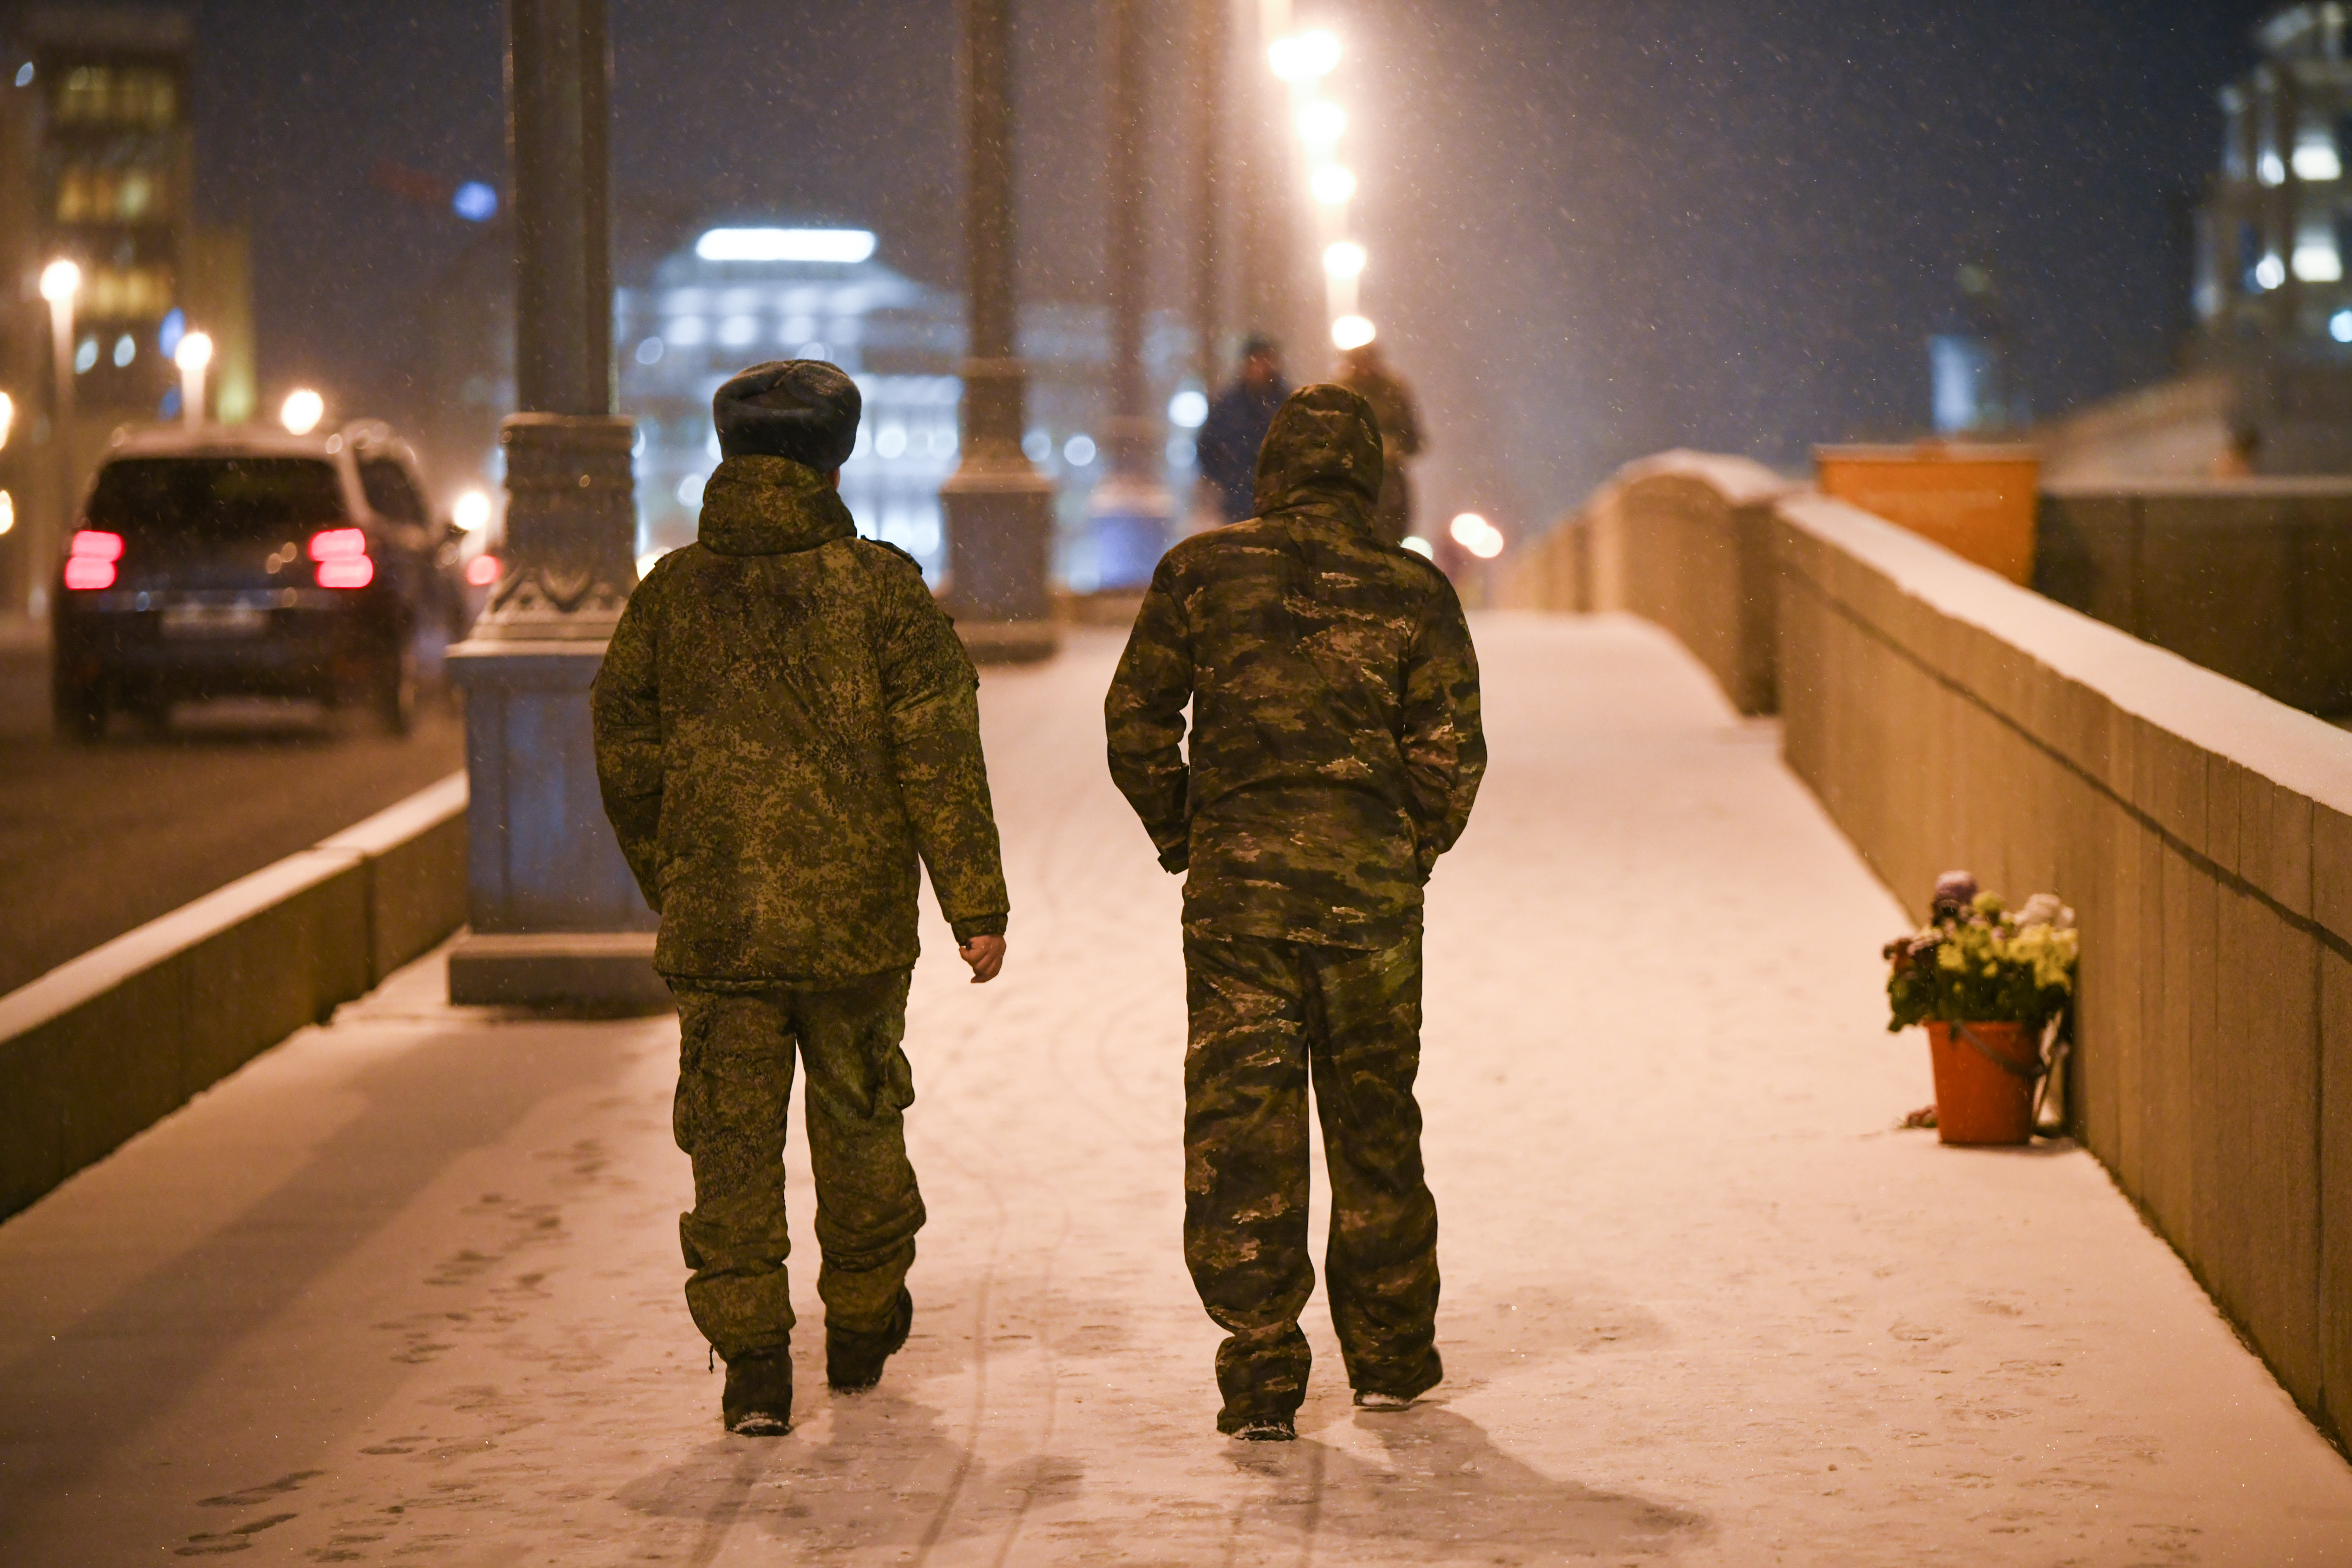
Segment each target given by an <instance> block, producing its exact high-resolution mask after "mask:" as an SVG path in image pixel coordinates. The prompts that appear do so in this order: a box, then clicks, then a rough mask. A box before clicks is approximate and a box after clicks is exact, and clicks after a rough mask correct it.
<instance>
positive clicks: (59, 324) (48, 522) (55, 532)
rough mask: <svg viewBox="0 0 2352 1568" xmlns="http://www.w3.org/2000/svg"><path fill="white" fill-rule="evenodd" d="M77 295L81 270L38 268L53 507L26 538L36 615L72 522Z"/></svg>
mask: <svg viewBox="0 0 2352 1568" xmlns="http://www.w3.org/2000/svg"><path fill="white" fill-rule="evenodd" d="M80 293H81V268H80V267H76V266H75V265H74V264H73V263H72V262H70V261H65V260H62V259H60V260H58V261H53V262H51V263H49V265H48V266H47V267H43V268H42V269H41V298H44V299H46V300H47V301H48V302H49V364H50V369H51V371H53V372H54V373H53V376H52V379H51V382H50V388H51V390H50V394H49V448H50V451H51V452H52V453H53V454H54V455H55V459H56V460H55V462H54V463H53V464H52V470H53V472H52V476H51V478H52V483H54V484H55V485H56V486H57V487H58V499H57V505H55V506H53V507H48V508H47V512H46V515H45V516H42V517H41V518H40V520H39V521H38V522H37V524H36V525H35V527H34V529H33V535H32V538H30V539H29V540H27V541H26V545H27V548H26V552H25V556H26V560H27V561H29V562H30V563H31V566H32V574H31V575H32V591H31V593H30V594H28V595H27V596H26V602H27V604H28V606H29V608H30V609H31V611H32V612H33V615H34V617H35V618H36V619H38V618H39V617H40V616H41V615H42V614H43V613H45V612H47V609H48V605H49V563H50V561H51V560H53V559H55V558H56V556H57V551H58V541H59V540H60V539H62V538H65V536H66V529H67V528H69V527H70V526H71V525H72V523H73V511H74V493H73V492H74V459H73V419H74V383H73V379H74V366H73V335H74V298H75V297H76V296H78V295H79V294H80Z"/></svg>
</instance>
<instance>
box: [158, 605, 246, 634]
mask: <svg viewBox="0 0 2352 1568" xmlns="http://www.w3.org/2000/svg"><path fill="white" fill-rule="evenodd" d="M268 625H269V612H268V611H267V610H264V609H261V608H260V607H259V606H257V605H252V604H173V605H169V606H166V607H165V609H164V611H163V635H165V636H166V637H250V636H253V635H254V634H256V633H257V632H262V631H265V630H267V629H268Z"/></svg>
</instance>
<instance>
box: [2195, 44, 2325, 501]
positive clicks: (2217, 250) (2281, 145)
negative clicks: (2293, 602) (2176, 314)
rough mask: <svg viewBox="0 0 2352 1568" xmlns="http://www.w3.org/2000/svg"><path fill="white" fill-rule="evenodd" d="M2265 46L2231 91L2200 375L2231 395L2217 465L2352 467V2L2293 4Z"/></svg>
mask: <svg viewBox="0 0 2352 1568" xmlns="http://www.w3.org/2000/svg"><path fill="white" fill-rule="evenodd" d="M2255 40H2256V43H2257V44H2258V46H2259V47H2260V50H2261V58H2260V60H2259V62H2258V63H2257V64H2256V65H2255V67H2254V68H2253V69H2252V71H2250V72H2249V73H2248V74H2247V75H2246V76H2244V77H2243V78H2241V79H2239V80H2238V81H2236V82H2233V83H2231V85H2230V86H2228V87H2226V88H2224V89H2222V91H2221V113H2222V138H2221V167H2220V169H2219V170H2218V172H2216V174H2215V175H2214V177H2213V180H2212V183H2211V185H2210V188H2209V190H2208V193H2207V195H2206V199H2205V201H2204V203H2203V204H2202V206H2201V207H2200V212H2199V214H2198V233H2197V256H2196V276H2195V283H2194V295H2193V301H2192V303H2193V307H2194V312H2195V319H2196V322H2197V327H2196V331H2195V336H2194V339H2193V341H2192V343H2191V347H2190V354H2189V361H2190V369H2191V370H2192V371H2203V372H2206V373H2207V374H2208V376H2209V377H2210V376H2212V375H2215V374H2218V375H2219V376H2220V377H2221V379H2222V380H2223V381H2224V382H2227V384H2228V386H2229V388H2230V392H2229V396H2228V400H2227V406H2226V408H2225V410H2224V411H2223V414H2222V417H2223V420H2224V422H2225V423H2226V425H2227V427H2228V428H2227V432H2226V434H2225V436H2224V439H2225V441H2226V442H2227V443H2228V444H2229V446H2230V449H2231V450H2230V451H2229V452H2227V453H2225V454H2224V455H2223V456H2222V457H2221V459H2219V461H2221V462H2222V463H2224V464H2228V463H2230V462H2231V461H2242V462H2243V463H2244V464H2245V465H2248V466H2250V467H2252V468H2255V469H2257V470H2260V471H2264V472H2273V473H2283V474H2293V473H2341V472H2347V471H2352V178H2347V176H2352V54H2348V53H2347V48H2352V6H2347V5H2343V4H2338V3H2336V0H2327V3H2326V4H2305V5H2290V6H2286V7H2284V9H2282V10H2280V11H2278V12H2276V13H2274V14H2273V16H2271V17H2270V18H2269V19H2268V20H2266V21H2265V22H2263V24H2262V26H2260V28H2258V29H2257V31H2256V34H2255ZM2207 428H2208V429H2210V418H2209V423H2208V424H2207Z"/></svg>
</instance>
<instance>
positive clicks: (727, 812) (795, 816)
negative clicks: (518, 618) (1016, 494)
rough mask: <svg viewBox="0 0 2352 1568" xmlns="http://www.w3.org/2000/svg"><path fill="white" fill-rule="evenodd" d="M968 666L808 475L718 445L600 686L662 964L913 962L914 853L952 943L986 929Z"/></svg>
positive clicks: (986, 836)
mask: <svg viewBox="0 0 2352 1568" xmlns="http://www.w3.org/2000/svg"><path fill="white" fill-rule="evenodd" d="M979 684H980V683H979V677H978V676H977V675H975V674H973V672H972V667H971V660H970V659H969V658H968V657H967V656H966V655H965V653H964V651H963V645H962V643H960V642H959V641H958V640H957V638H956V634H955V628H954V625H953V623H952V622H950V621H949V620H948V618H947V616H946V615H945V614H943V613H941V612H940V609H939V607H938V606H937V605H935V604H934V603H932V601H931V596H930V593H929V591H928V590H926V589H925V588H924V586H923V578H922V573H921V572H920V571H919V570H918V569H917V568H916V566H915V563H914V562H913V561H912V560H911V559H908V557H907V556H906V555H904V554H903V553H901V552H899V551H898V550H896V549H892V548H890V547H889V546H887V545H883V544H877V543H875V542H873V541H872V540H870V539H863V538H857V537H856V529H855V528H853V526H852V525H851V522H850V517H849V512H848V509H847V508H846V507H844V506H843V505H842V504H841V498H840V497H838V496H836V495H835V494H834V493H833V491H832V490H831V489H830V488H829V487H828V486H826V484H825V481H824V476H821V475H819V474H818V473H817V472H816V471H815V470H814V469H812V468H809V467H806V466H804V465H801V464H798V463H794V462H792V461H791V460H789V459H786V458H782V457H730V458H729V459H728V460H727V461H726V462H724V463H721V464H720V465H719V471H718V472H717V473H716V474H714V475H712V476H711V477H710V483H709V486H708V487H707V488H706V489H705V491H704V493H703V501H702V528H701V536H700V538H699V539H698V542H696V543H694V544H692V545H689V546H688V547H687V548H686V549H680V550H676V551H673V552H671V553H670V554H668V555H667V556H664V557H663V558H662V559H661V562H660V564H658V565H657V566H656V567H655V568H654V570H653V571H652V572H651V574H649V575H648V576H647V577H646V580H644V581H643V582H641V583H639V584H638V585H637V590H636V591H635V593H634V594H632V595H631V596H630V598H629V607H628V609H627V610H626V611H625V612H623V614H622V616H621V623H620V625H619V627H618V628H617V629H615V631H614V633H613V641H612V645H611V647H610V648H609V649H608V650H607V652H606V653H605V655H604V668H603V669H602V670H601V671H600V672H599V673H598V674H597V676H596V685H595V691H594V694H593V698H592V708H593V713H594V716H595V726H596V774H597V779H598V781H599V782H600V783H601V784H602V786H603V789H604V810H605V812H606V814H607V815H609V816H610V817H611V818H612V820H613V827H614V831H615V832H617V833H618V834H619V835H620V840H621V850H622V852H623V853H624V854H625V855H626V856H627V857H628V861H629V869H630V870H631V871H633V872H635V873H636V878H637V884H638V885H639V886H640V887H642V888H643V889H644V890H645V894H646V900H647V902H649V903H650V904H652V905H653V906H654V908H656V910H658V911H660V912H661V916H662V925H661V936H660V939H659V942H658V945H657V946H656V950H655V955H654V962H655V966H656V967H657V968H659V969H660V970H661V972H662V973H663V974H665V975H667V976H668V977H671V978H673V979H675V980H679V981H683V982H688V983H695V984H700V985H704V986H713V987H721V988H724V987H748V986H752V985H759V984H774V983H780V982H802V983H810V982H814V983H828V982H835V981H840V980H846V979H850V978H853V977H856V976H860V975H870V974H874V973H876V972H877V971H880V970H884V969H890V968H896V967H899V966H901V965H905V964H911V963H913V962H914V960H915V953H916V940H915V911H916V891H917V876H918V872H917V869H916V862H917V857H918V856H919V857H920V859H921V861H922V863H923V864H925V865H927V866H929V868H930V873H931V887H932V890H933V891H934V892H935V893H937V894H938V895H939V900H940V910H941V911H942V912H943V913H944V914H945V915H947V917H948V919H949V921H950V923H951V924H952V925H954V927H955V933H956V938H957V940H958V941H968V940H970V939H971V937H972V936H977V935H982V934H988V935H995V934H1001V933H1002V932H1003V929H1004V920H1005V911H1006V908H1007V903H1008V901H1007V900H1006V898H1005V893H1004V872H1003V864H1002V862H1001V861H1000V859H999V856H998V850H997V839H996V820H995V816H994V814H993V812H992V810H991V807H990V804H989V798H988V772H987V767H986V764H985V763H984V761H983V760H982V757H981V749H980V709H979V701H978V697H977V695H976V691H977V688H978V686H979Z"/></svg>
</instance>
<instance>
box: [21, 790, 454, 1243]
mask: <svg viewBox="0 0 2352 1568" xmlns="http://www.w3.org/2000/svg"><path fill="white" fill-rule="evenodd" d="M465 917H466V776H465V775H464V774H463V773H454V774H451V775H450V776H449V777H447V778H446V779H442V780H441V781H440V782H438V783H436V784H434V785H431V786H429V787H428V788H426V789H422V790H420V791H418V792H417V793H416V794H415V795H412V796H410V797H409V798H408V799H407V800H403V801H401V802H400V803H399V804H397V805H395V806H393V807H391V808H389V809H388V810H383V811H380V812H378V813H376V814H375V815H374V816H373V817H370V818H368V819H367V820H366V821H362V822H360V823H357V824H356V825H354V826H352V827H350V828H347V829H345V830H344V831H341V832H339V833H336V834H333V835H332V836H331V837H329V838H326V839H322V840H320V841H319V842H318V843H317V844H315V845H313V846H311V847H310V849H307V850H302V851H299V852H297V853H294V854H291V855H289V856H287V857H286V858H285V859H284V860H281V861H279V862H277V863H276V864H274V865H270V866H266V867H264V868H263V869H261V870H260V871H257V872H255V873H252V874H251V875H249V876H244V877H240V878H238V879H237V880H236V881H235V882H233V883H229V884H228V885H227V886H226V887H223V888H221V889H219V890H218V891H217V892H215V893H211V894H206V895H205V896H204V897H203V898H200V899H197V900H196V901H195V902H194V903H193V904H186V905H184V906H183V907H181V908H179V909H176V910H173V912H172V913H171V914H169V915H163V917H162V918H160V919H156V920H152V921H150V922H148V923H147V924H146V925H142V926H140V927H138V928H137V929H136V930H133V931H130V932H127V933H125V934H124V935H122V936H118V937H116V938H115V939H114V940H112V941H110V942H108V943H106V944H104V945H103V946H99V947H96V948H93V949H92V950H91V951H89V952H88V953H85V954H83V955H82V956H80V957H79V958H75V959H73V960H71V961H70V962H68V963H66V964H63V965H60V966H59V967H57V968H55V969H52V970H50V971H49V972H48V973H47V974H46V975H43V976H42V977H40V978H38V979H37V980H34V981H32V982H30V983H29V984H27V985H25V986H23V987H20V988H17V989H16V990H15V991H12V992H10V993H8V994H7V995H5V996H0V1218H5V1217H6V1216H8V1215H12V1214H15V1213H16V1212H17V1211H18V1210H20V1209H23V1208H25V1207H26V1206H28V1205H30V1204H32V1203H33V1202H34V1201H36V1200H37V1199H38V1198H39V1197H41V1195H42V1194H44V1193H46V1192H47V1191H48V1190H49V1189H51V1188H52V1187H54V1186H57V1185H58V1183H59V1182H61V1181H63V1180H65V1179H66V1177H68V1176H71V1175H72V1174H73V1173H74V1172H76V1171H78V1170H79V1169H81V1168H82V1167H83V1166H87V1165H89V1163H91V1162H92V1161H93V1160H97V1159H100V1158H101V1157H103V1156H104V1155H107V1154H108V1153H109V1152H110V1151H111V1150H113V1149H114V1148H116V1147H118V1146H119V1145H121V1143H122V1142H123V1141H124V1140H125V1139H127V1138H129V1137H131V1135H132V1134H136V1133H138V1132H141V1131H142V1130H143V1129H145V1128H146V1127H148V1126H151V1125H152V1124H154V1123H155V1122H156V1121H158V1120H160V1119H161V1118H162V1117H163V1116H166V1115H168V1114H170V1113H172V1112H173V1111H174V1110H176V1109H177V1108H178V1107H180V1106H181V1105H184V1104H185V1103H187V1102H188V1101H189V1100H190V1099H191V1098H193V1097H194V1095H196V1094H197V1093H198V1092H201V1091H203V1090H205V1089H206V1088H208V1087H210V1086H211V1085H212V1084H214V1083H215V1082H218V1081H219V1080H220V1079H222V1078H224V1077H226V1075H227V1074H229V1073H230V1072H233V1071H236V1069H237V1068H239V1067H241V1066H243V1065H244V1064H245V1063H246V1062H247V1061H250V1060H251V1059H252V1058H253V1057H254V1056H256V1055H257V1054H258V1053H259V1052H261V1051H265V1050H267V1049H268V1048H269V1047H270V1046H272V1045H274V1044H276V1043H277V1042H278V1040H283V1039H285V1038H286V1036H288V1035H289V1034H291V1033H292V1032H293V1031H294V1030H298V1029H299V1028H301V1027H302V1026H303V1025H305V1024H308V1023H314V1022H317V1021H319V1020H320V1019H324V1018H325V1017H326V1015H327V1014H328V1013H330V1012H331V1011H332V1010H333V1009H334V1008H335V1007H336V1006H337V1004H339V1003H341V1002H346V1001H349V1000H351V999H352V998H354V997H358V996H361V995H362V994H364V993H365V992H366V991H368V990H369V989H371V988H373V987H374V986H375V985H376V984H377V982H378V981H380V980H382V979H383V977H384V976H386V975H388V974H390V973H391V972H392V971H393V970H394V969H395V968H397V967H400V966H401V965H402V964H404V963H406V962H407V961H408V960H409V959H411V958H414V957H415V956H417V955H418V954H420V953H423V952H425V951H426V950H427V949H429V948H430V947H432V946H433V945H434V944H435V943H436V942H438V941H440V940H441V938H442V937H444V936H447V935H448V934H449V933H450V932H451V931H454V930H456V929H457V926H458V925H460V924H461V923H462V922H463V921H464V919H465Z"/></svg>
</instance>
